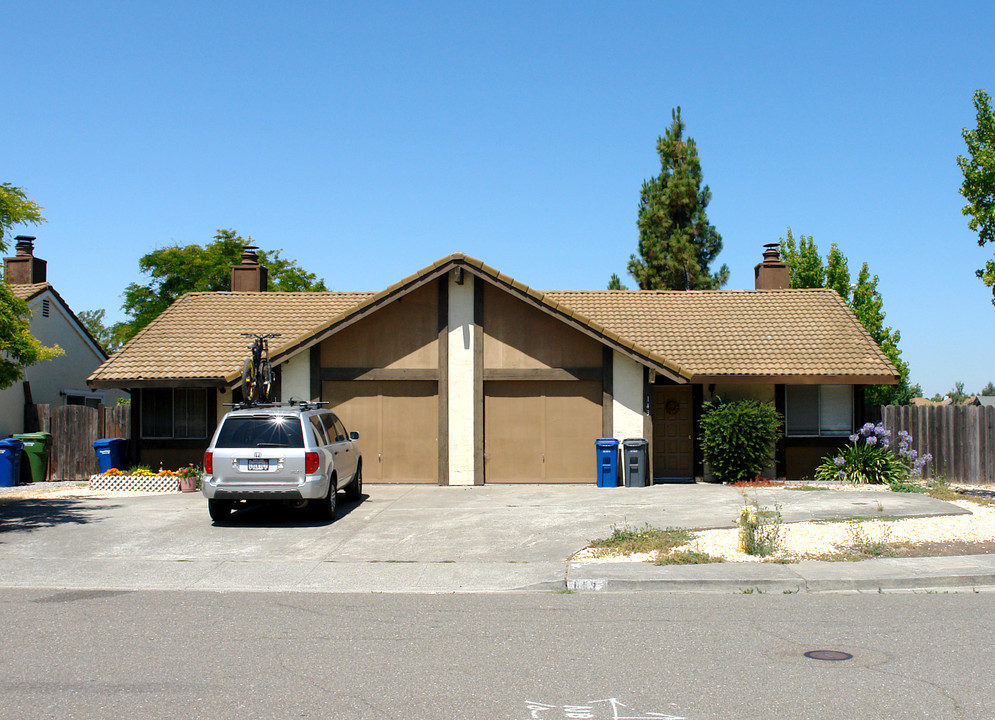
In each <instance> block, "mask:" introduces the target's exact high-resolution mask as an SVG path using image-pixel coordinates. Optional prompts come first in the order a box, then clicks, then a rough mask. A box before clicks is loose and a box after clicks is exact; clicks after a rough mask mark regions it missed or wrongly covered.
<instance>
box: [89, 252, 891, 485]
mask: <svg viewBox="0 0 995 720" xmlns="http://www.w3.org/2000/svg"><path fill="white" fill-rule="evenodd" d="M755 272H756V288H757V289H756V290H751V291H739V290H732V291H723V290H717V291H691V292H682V291H659V292H657V291H624V290H623V291H615V290H600V291H556V292H543V291H539V290H535V289H533V288H531V287H528V286H527V285H524V284H523V283H521V282H518V281H516V280H514V279H513V278H511V277H508V276H507V275H505V274H503V273H501V272H500V271H498V270H496V269H495V268H492V267H490V266H488V265H485V264H484V263H483V262H481V261H480V260H476V259H474V258H472V257H468V256H466V255H464V254H462V253H454V254H452V255H450V256H448V257H445V258H442V259H441V260H439V261H437V262H435V263H433V264H432V265H429V266H428V267H426V268H423V269H422V270H419V271H418V272H416V273H414V274H413V275H410V276H408V277H406V278H404V279H402V280H400V281H399V282H396V283H394V284H393V285H390V286H389V287H387V288H385V289H383V290H381V291H380V292H321V293H281V292H265V290H266V273H265V268H262V267H261V266H259V265H258V263H257V257H256V255H255V253H254V250H253V249H252V248H247V249H246V252H245V253H244V254H243V257H242V263H241V264H240V265H237V266H235V267H234V268H233V269H232V288H233V291H232V292H206V293H205V292H201V293H190V294H187V295H184V296H183V297H181V298H180V299H179V300H177V301H176V302H175V303H174V304H173V305H172V306H171V307H170V308H169V309H168V310H166V311H165V312H164V313H163V314H162V315H161V316H160V317H159V318H157V319H156V320H155V321H154V322H153V323H151V324H150V325H149V326H148V327H146V328H145V329H144V330H142V331H141V332H140V333H139V334H138V335H137V336H135V338H133V339H132V340H131V342H129V343H128V344H127V345H126V346H125V347H124V348H123V349H122V350H120V351H119V352H118V353H117V354H115V355H114V357H112V358H110V359H109V360H108V361H107V362H106V363H104V364H103V365H102V366H101V367H100V368H98V369H97V370H96V371H95V372H94V373H93V374H92V375H91V376H90V378H89V380H88V382H89V385H90V386H91V387H93V388H95V389H104V388H127V389H129V390H131V392H132V398H133V399H132V407H133V413H132V416H133V421H132V422H133V429H132V437H133V438H137V439H138V442H133V443H132V445H133V447H134V452H135V453H136V455H135V458H134V460H135V461H141V462H142V463H145V464H150V465H157V464H158V463H159V462H162V463H164V464H165V465H166V466H167V467H169V466H175V465H177V464H179V463H181V462H190V461H193V462H196V461H198V460H199V458H200V453H201V452H202V451H203V450H204V448H205V447H206V445H207V442H208V440H209V437H210V435H211V434H212V431H213V429H214V427H215V426H216V423H217V421H218V419H219V418H220V416H221V415H222V414H223V413H224V412H225V410H226V407H225V404H226V403H230V402H232V401H233V400H236V399H237V398H238V397H240V388H239V387H238V385H239V382H240V369H241V366H242V362H243V360H244V358H245V357H246V356H247V354H248V350H247V347H248V340H247V339H246V338H244V337H241V336H240V333H243V332H253V333H269V332H274V333H280V337H279V338H276V339H274V340H272V341H271V357H272V359H273V362H274V364H275V366H276V369H277V374H278V392H279V396H280V397H281V398H282V399H283V400H284V401H287V400H290V399H292V398H297V399H312V400H321V401H325V402H327V403H328V404H329V405H328V406H329V407H330V408H331V409H333V410H334V411H335V412H336V413H338V414H339V415H340V416H341V417H342V419H343V420H344V422H345V424H346V426H347V427H348V428H349V429H350V430H358V431H359V432H360V434H361V440H360V445H361V447H362V451H363V457H364V460H365V467H364V479H365V480H367V481H369V482H377V481H381V482H424V483H439V484H442V485H473V484H482V483H543V482H549V483H557V482H558V483H590V482H594V480H595V460H594V458H595V452H594V443H595V440H596V439H597V438H598V437H616V438H619V439H625V438H645V439H646V440H647V441H648V442H649V446H650V450H649V458H650V461H651V470H650V472H651V474H652V477H653V478H654V480H656V481H663V480H690V479H695V478H703V477H707V472H706V468H705V466H704V463H703V459H702V454H701V450H700V444H699V442H698V440H697V437H698V435H699V430H698V422H699V417H700V414H701V409H702V403H703V402H705V401H707V400H709V399H711V398H714V397H716V396H721V397H722V398H724V399H735V398H756V399H760V400H766V401H771V402H773V403H775V405H776V406H777V408H778V409H779V410H781V412H783V413H784V414H785V416H786V428H785V436H784V438H783V441H782V442H781V443H779V446H778V449H777V459H776V463H775V466H774V467H773V468H771V472H772V473H774V474H776V475H777V476H787V477H803V476H807V475H810V474H811V473H812V471H813V469H814V467H815V466H816V464H817V463H818V461H819V459H820V458H822V457H823V456H824V455H825V454H826V453H828V452H830V451H831V450H832V449H834V448H835V447H837V446H839V445H840V444H841V443H842V442H845V441H846V439H847V437H848V436H849V435H850V434H851V432H852V431H853V428H854V427H857V426H859V424H860V423H861V422H862V420H863V418H862V409H863V391H862V390H863V387H864V386H865V385H870V384H881V383H889V384H890V383H896V382H897V379H898V376H897V372H896V370H895V368H894V367H893V366H892V365H891V364H890V363H889V362H888V359H887V358H886V357H885V355H884V354H883V353H882V352H881V350H880V349H879V348H878V346H877V344H876V343H875V342H874V341H873V339H871V337H870V335H868V333H867V332H866V331H865V330H864V328H863V327H862V326H861V324H860V322H859V321H858V320H857V319H856V318H855V317H854V315H853V314H852V313H851V311H850V310H849V308H848V307H847V306H846V304H845V303H844V302H843V301H842V300H841V299H840V297H839V295H837V294H836V292H835V291H833V290H824V289H816V290H790V289H785V288H787V285H788V267H787V265H786V264H785V263H783V262H781V261H780V259H779V258H778V255H777V251H776V250H773V249H768V250H767V252H766V253H765V254H764V261H763V262H762V263H760V264H759V265H757V266H756V269H755Z"/></svg>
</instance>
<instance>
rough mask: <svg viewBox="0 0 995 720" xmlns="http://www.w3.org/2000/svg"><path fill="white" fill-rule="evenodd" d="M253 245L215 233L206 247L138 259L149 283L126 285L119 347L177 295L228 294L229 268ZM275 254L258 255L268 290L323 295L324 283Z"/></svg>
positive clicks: (117, 335) (183, 248)
mask: <svg viewBox="0 0 995 720" xmlns="http://www.w3.org/2000/svg"><path fill="white" fill-rule="evenodd" d="M251 244H253V240H252V238H251V237H245V238H243V237H241V236H240V235H238V234H237V233H236V232H235V231H234V230H218V232H217V234H216V235H215V236H214V241H213V242H211V243H208V244H207V245H205V246H200V245H196V244H193V245H185V246H180V245H170V246H168V247H164V248H159V249H158V250H153V251H152V252H150V253H148V254H147V255H143V256H142V257H141V258H140V259H139V261H138V266H139V269H140V270H141V272H142V273H143V274H144V275H148V276H149V278H150V280H149V281H148V282H147V283H145V284H139V283H130V284H129V285H128V286H127V287H126V288H125V290H124V304H123V305H122V308H123V309H124V311H125V312H126V313H127V314H128V316H129V318H130V319H129V320H127V321H124V322H120V323H117V324H116V325H115V326H114V328H113V331H112V332H113V338H114V340H115V341H116V342H118V343H120V344H123V343H125V342H127V341H128V340H130V339H131V338H132V337H134V335H135V334H136V333H137V332H138V331H139V330H141V329H142V328H144V327H145V326H146V325H148V324H149V323H150V322H152V321H153V320H154V319H155V318H157V317H158V316H159V315H160V314H161V313H162V312H163V311H164V310H165V309H166V308H168V307H169V306H170V305H171V304H173V302H175V301H176V300H177V299H178V298H179V297H180V296H181V295H183V294H184V293H188V292H198V291H201V292H204V291H207V292H210V291H219V290H230V289H231V266H232V265H237V264H238V263H239V262H240V261H241V256H242V249H243V248H244V247H245V246H246V245H251ZM280 252H281V251H280V250H276V251H274V252H268V251H266V250H260V251H259V264H260V265H263V266H265V267H266V269H267V270H268V278H269V280H268V287H267V289H269V290H279V291H284V292H294V291H319V290H326V289H327V288H326V287H325V282H324V280H322V279H320V278H318V277H317V276H316V275H315V274H314V273H310V272H307V271H306V270H304V269H303V268H301V267H300V266H299V265H298V264H297V261H296V260H288V259H286V258H284V257H281V255H280Z"/></svg>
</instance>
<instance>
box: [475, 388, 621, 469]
mask: <svg viewBox="0 0 995 720" xmlns="http://www.w3.org/2000/svg"><path fill="white" fill-rule="evenodd" d="M601 397H602V393H601V383H600V382H587V381H584V382H580V381H563V382H546V381H531V382H526V381H522V382H517V381H516V382H487V383H484V481H485V482H487V483H536V482H548V483H593V482H594V481H595V463H594V441H595V440H596V439H597V438H598V437H600V435H601Z"/></svg>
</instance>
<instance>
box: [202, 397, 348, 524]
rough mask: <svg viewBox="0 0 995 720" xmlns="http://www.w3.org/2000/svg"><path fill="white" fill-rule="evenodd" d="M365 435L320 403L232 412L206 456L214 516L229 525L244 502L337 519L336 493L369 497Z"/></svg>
mask: <svg viewBox="0 0 995 720" xmlns="http://www.w3.org/2000/svg"><path fill="white" fill-rule="evenodd" d="M357 440H359V433H357V432H353V433H349V432H347V431H346V429H345V426H344V425H343V424H342V421H341V420H339V419H338V418H337V417H336V416H335V414H334V413H332V412H331V411H330V410H325V409H322V408H320V407H318V406H317V405H316V404H315V403H292V404H290V405H257V406H254V407H245V408H240V409H236V410H232V411H231V412H229V413H227V414H226V415H225V416H224V417H223V418H222V419H221V422H220V423H219V424H218V429H217V430H215V431H214V437H213V438H212V439H211V444H210V445H209V446H208V448H207V452H206V453H204V478H203V482H202V483H201V487H202V488H203V493H204V496H205V497H206V498H207V508H208V510H209V511H210V513H211V519H213V520H214V521H215V522H223V521H224V520H226V519H227V518H228V516H229V515H230V514H231V512H232V510H234V509H235V506H236V505H237V504H238V503H240V502H242V501H244V500H282V501H286V502H289V503H291V504H293V505H295V506H300V507H303V506H304V505H307V506H308V507H309V509H311V510H313V511H314V514H315V516H317V517H318V518H320V519H323V520H334V519H335V494H336V492H337V491H338V490H341V489H344V490H345V493H346V497H347V498H348V499H350V500H359V499H360V498H361V496H362V493H363V458H362V456H361V454H360V451H359V445H358V444H357V442H356V441H357Z"/></svg>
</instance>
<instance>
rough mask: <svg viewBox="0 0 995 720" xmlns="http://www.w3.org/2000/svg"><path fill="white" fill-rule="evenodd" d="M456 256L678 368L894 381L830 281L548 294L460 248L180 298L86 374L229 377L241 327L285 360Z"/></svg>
mask: <svg viewBox="0 0 995 720" xmlns="http://www.w3.org/2000/svg"><path fill="white" fill-rule="evenodd" d="M457 265H460V266H463V267H465V268H467V269H468V270H469V271H471V272H474V273H475V274H477V275H479V276H480V277H482V278H484V279H485V280H488V281H489V282H492V283H494V284H496V285H499V286H502V287H504V288H505V289H506V290H508V291H509V292H512V293H513V294H515V295H517V296H519V297H521V298H522V299H524V300H526V301H528V302H532V303H535V304H537V305H540V306H542V307H544V308H545V309H546V310H547V311H549V312H551V313H553V314H554V315H557V316H559V317H560V318H561V319H563V320H564V321H566V322H569V323H572V324H574V325H575V326H579V327H582V328H583V329H584V330H585V331H587V332H593V333H594V334H595V335H597V336H599V337H600V338H602V339H603V340H604V341H605V342H607V343H608V344H609V345H613V346H615V347H617V348H619V349H621V350H623V351H625V352H628V353H630V354H634V355H636V356H638V357H640V358H643V359H644V360H646V361H647V363H648V364H649V365H651V366H656V367H658V368H660V369H661V370H668V371H670V372H671V373H672V374H673V375H674V377H678V378H679V377H683V378H685V379H689V380H692V379H700V380H703V379H710V378H713V377H715V376H722V377H729V378H732V379H734V378H736V377H743V378H745V377H787V378H790V377H792V376H794V377H798V378H804V377H806V376H808V377H811V376H819V377H828V376H836V377H841V376H842V377H854V378H873V380H874V382H894V381H895V379H896V378H897V375H896V373H895V370H894V368H893V367H892V366H891V364H890V363H889V362H888V360H887V358H886V357H885V356H884V354H883V353H882V352H881V350H880V349H879V348H878V347H877V344H876V343H875V342H874V341H873V340H872V339H871V337H870V335H868V334H867V332H866V331H865V330H864V328H863V327H862V326H861V325H860V323H859V322H858V321H857V319H856V318H855V317H854V316H853V314H852V313H851V312H850V310H849V308H847V306H846V305H845V304H844V303H843V301H842V300H841V299H840V297H839V296H838V295H837V294H836V293H835V292H834V291H832V290H765V291H761V292H753V291H740V290H717V291H692V292H683V291H609V290H601V291H550V292H542V291H538V290H535V289H533V288H530V287H528V286H527V285H524V284H523V283H520V282H518V281H516V280H514V279H513V278H510V277H508V276H507V275H504V274H502V273H500V272H499V271H497V270H496V269H494V268H492V267H490V266H488V265H486V264H484V263H483V262H481V261H480V260H476V259H474V258H471V257H468V256H466V255H463V254H462V253H454V254H453V255H450V256H448V257H446V258H442V259H441V260H439V261H437V262H435V263H433V264H432V265H429V266H428V267H425V268H423V269H422V270H420V271H418V272H417V273H414V274H412V275H409V276H408V277H406V278H404V279H402V280H400V281H399V282H396V283H394V284H393V285H391V286H389V287H387V288H385V289H384V290H382V291H380V292H378V293H372V292H366V293H364V292H353V293H340V292H313V293H312V292H308V293H278V292H265V293H190V294H188V295H184V296H183V297H182V298H180V299H179V300H177V301H176V302H175V303H174V304H173V305H172V306H171V307H170V308H169V309H168V310H166V312H164V313H163V314H162V315H160V316H159V317H158V318H157V319H156V320H155V321H153V322H152V323H151V324H150V325H149V326H148V327H146V328H145V329H144V330H142V331H141V332H140V333H139V334H138V335H136V336H135V337H134V338H133V339H132V340H131V341H130V342H129V343H128V344H127V345H126V346H125V347H124V348H122V349H121V350H120V351H119V352H118V353H117V354H115V355H114V356H113V357H112V358H110V360H108V361H107V362H106V363H104V364H103V365H102V366H101V367H100V368H98V369H97V370H96V371H95V372H94V373H93V375H91V377H90V379H89V381H90V383H91V384H92V385H94V386H135V385H136V384H144V383H148V384H154V383H155V382H156V381H160V382H163V381H180V380H194V379H197V380H204V381H209V384H224V383H231V382H232V381H234V380H236V379H237V378H238V371H239V369H240V368H241V364H242V361H243V360H244V358H245V357H246V355H247V347H248V340H247V339H246V338H243V337H241V336H240V335H239V333H242V332H258V333H266V332H279V333H281V338H279V340H274V341H271V343H270V349H271V352H270V355H271V357H274V358H275V359H278V360H279V359H281V358H280V357H278V356H283V357H289V356H290V355H292V354H294V353H296V352H298V351H300V350H301V349H303V348H305V347H307V346H309V345H311V344H314V343H315V342H317V341H318V340H320V339H321V338H323V337H327V336H328V335H330V334H332V333H334V332H335V331H336V330H337V329H338V327H339V326H341V325H342V324H343V323H344V322H345V321H347V320H349V319H350V318H353V319H354V318H356V317H357V316H360V315H361V314H363V313H366V312H371V311H373V310H375V309H376V308H377V307H379V306H381V305H383V304H386V303H389V302H391V301H393V300H394V299H395V298H396V297H399V296H400V295H403V294H404V293H406V292H408V291H409V290H410V289H412V288H414V287H417V286H418V285H420V284H424V283H425V282H427V281H429V280H431V279H432V278H434V277H437V276H439V275H440V274H442V273H444V272H447V271H448V270H449V269H451V268H452V267H454V266H457ZM135 380H138V381H139V382H138V383H136V382H134V381H135ZM854 382H859V380H855V381H854Z"/></svg>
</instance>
